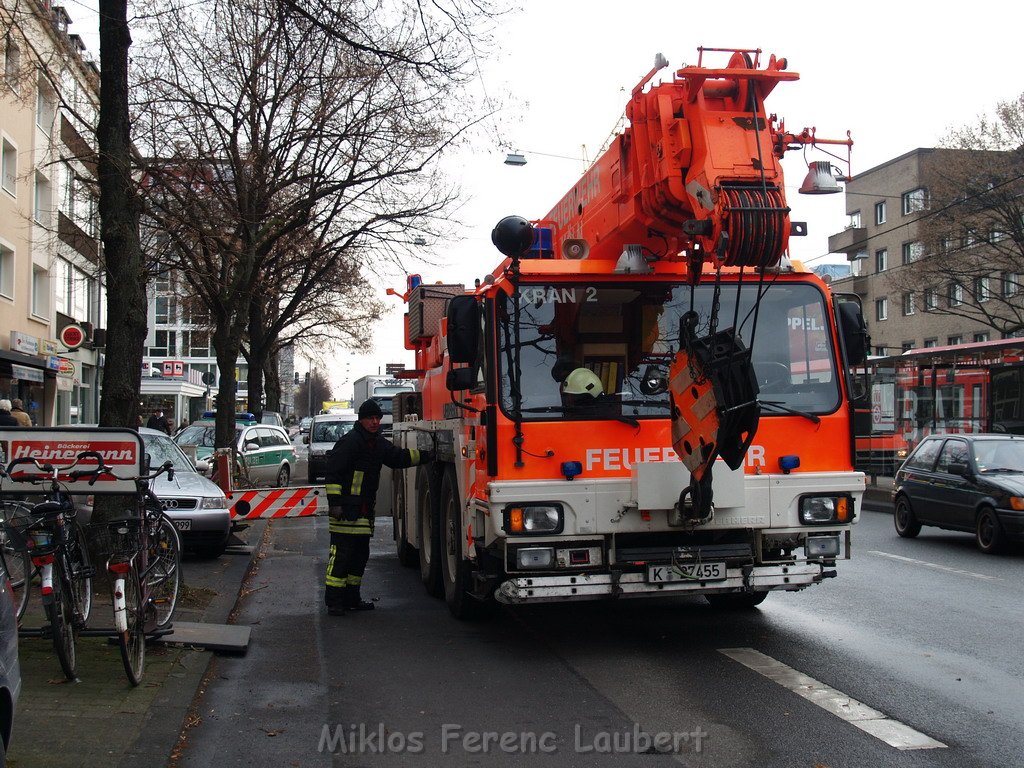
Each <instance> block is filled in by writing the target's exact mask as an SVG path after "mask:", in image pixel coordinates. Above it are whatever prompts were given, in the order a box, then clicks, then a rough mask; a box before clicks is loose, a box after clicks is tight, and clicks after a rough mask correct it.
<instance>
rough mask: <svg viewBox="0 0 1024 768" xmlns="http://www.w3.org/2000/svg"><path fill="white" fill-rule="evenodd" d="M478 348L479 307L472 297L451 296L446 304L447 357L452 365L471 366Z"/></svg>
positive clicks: (475, 358)
mask: <svg viewBox="0 0 1024 768" xmlns="http://www.w3.org/2000/svg"><path fill="white" fill-rule="evenodd" d="M479 347H480V305H479V304H477V301H476V298H475V297H473V296H453V297H452V298H451V300H450V301H449V302H448V357H449V358H450V359H451V361H452V362H453V363H469V364H473V363H475V362H476V360H477V355H478V352H479ZM449 389H451V387H449Z"/></svg>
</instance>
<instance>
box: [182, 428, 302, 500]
mask: <svg viewBox="0 0 1024 768" xmlns="http://www.w3.org/2000/svg"><path fill="white" fill-rule="evenodd" d="M215 437H216V429H215V422H214V414H213V413H212V412H206V413H204V414H203V418H202V419H199V420H197V421H195V422H193V423H192V424H190V425H189V426H187V427H185V429H183V430H181V431H180V432H179V433H178V434H176V435H175V436H174V442H175V443H177V444H178V445H179V446H195V451H196V460H205V461H210V460H211V456H212V454H213V449H214V440H215ZM235 448H236V450H237V451H238V458H239V461H240V462H241V463H242V464H243V465H244V467H245V470H246V473H247V474H248V476H249V481H250V482H251V483H252V484H253V485H256V486H263V487H273V488H284V487H285V486H287V485H288V483H289V481H290V480H291V478H292V477H293V476H294V475H295V467H296V464H297V463H298V458H297V456H296V455H295V446H294V445H292V442H291V440H289V439H288V433H287V432H286V431H285V429H284V428H283V427H279V426H275V425H273V424H260V423H258V422H257V421H256V418H255V416H253V414H251V413H244V412H243V413H237V414H235Z"/></svg>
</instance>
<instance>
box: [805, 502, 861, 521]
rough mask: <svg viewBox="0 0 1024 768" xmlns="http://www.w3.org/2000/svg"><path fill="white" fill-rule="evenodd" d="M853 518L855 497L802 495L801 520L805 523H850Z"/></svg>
mask: <svg viewBox="0 0 1024 768" xmlns="http://www.w3.org/2000/svg"><path fill="white" fill-rule="evenodd" d="M851 519H853V499H852V498H850V497H849V496H801V497H800V522H801V523H803V524H804V525H828V524H830V523H848V522H850V520H851Z"/></svg>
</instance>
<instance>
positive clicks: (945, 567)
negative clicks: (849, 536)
mask: <svg viewBox="0 0 1024 768" xmlns="http://www.w3.org/2000/svg"><path fill="white" fill-rule="evenodd" d="M868 554H869V555H877V556H878V557H888V558H889V559H890V560H899V561H901V562H904V563H910V564H912V565H923V566H924V567H925V568H934V569H935V570H937V571H945V572H946V573H956V574H959V575H960V576H970V577H971V578H972V579H981V580H982V581H1002V579H1001V578H999V577H998V576H989V575H988V574H984V573H975V572H974V571H964V570H962V569H960V568H950V567H949V566H948V565H939V564H938V563H929V562H928V561H927V560H916V559H914V558H913V557H903V555H892V554H889V553H888V552H879V551H878V550H874V549H872V550H868Z"/></svg>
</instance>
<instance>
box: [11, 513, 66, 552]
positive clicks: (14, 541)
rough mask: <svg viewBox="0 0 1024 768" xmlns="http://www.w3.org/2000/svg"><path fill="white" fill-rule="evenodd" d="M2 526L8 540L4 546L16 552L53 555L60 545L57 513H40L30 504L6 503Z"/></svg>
mask: <svg viewBox="0 0 1024 768" xmlns="http://www.w3.org/2000/svg"><path fill="white" fill-rule="evenodd" d="M3 515H4V517H3V519H2V520H0V528H2V529H3V535H4V538H5V539H6V541H5V542H4V546H6V547H9V548H10V549H13V550H14V551H15V552H28V553H29V554H30V555H33V556H35V557H39V556H41V555H51V554H53V553H54V552H56V551H57V549H58V547H59V546H60V535H59V533H58V531H57V526H56V519H57V515H56V514H51V513H49V512H47V513H44V514H41V515H40V514H39V513H37V512H35V511H34V510H33V509H32V507H30V506H27V505H26V506H22V505H19V506H18V507H15V508H12V507H11V506H10V505H7V504H5V505H4V509H3Z"/></svg>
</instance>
